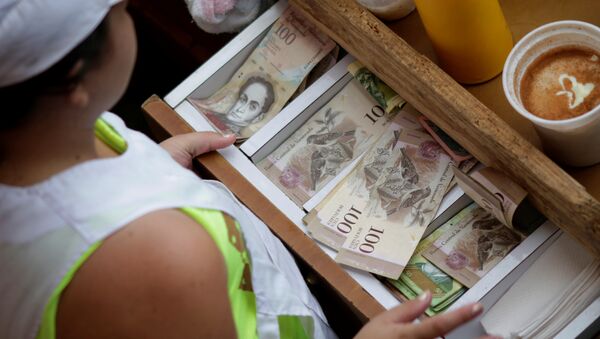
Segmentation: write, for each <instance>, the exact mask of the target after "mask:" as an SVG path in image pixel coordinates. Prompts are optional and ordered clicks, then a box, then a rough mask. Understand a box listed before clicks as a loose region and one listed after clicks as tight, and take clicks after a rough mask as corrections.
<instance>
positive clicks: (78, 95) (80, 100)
mask: <svg viewBox="0 0 600 339" xmlns="http://www.w3.org/2000/svg"><path fill="white" fill-rule="evenodd" d="M68 101H69V104H71V105H72V106H75V107H78V108H84V107H87V105H88V104H89V102H90V93H89V91H88V90H87V89H86V88H85V86H84V85H83V84H82V83H78V84H76V85H75V86H73V87H72V88H71V89H70V90H69V94H68Z"/></svg>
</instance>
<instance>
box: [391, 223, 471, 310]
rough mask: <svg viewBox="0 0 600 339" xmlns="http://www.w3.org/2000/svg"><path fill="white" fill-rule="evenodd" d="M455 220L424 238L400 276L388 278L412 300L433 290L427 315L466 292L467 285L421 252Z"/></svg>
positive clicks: (445, 306)
mask: <svg viewBox="0 0 600 339" xmlns="http://www.w3.org/2000/svg"><path fill="white" fill-rule="evenodd" d="M454 219H455V218H454ZM453 221H454V220H450V221H449V222H447V223H445V224H444V225H443V226H441V227H439V228H438V229H437V230H435V231H434V232H433V233H431V234H430V235H429V236H428V237H426V238H425V239H423V240H421V242H419V245H418V246H417V248H416V250H415V253H414V254H413V256H412V257H411V258H410V260H409V262H408V264H407V265H406V268H405V269H404V271H403V272H402V275H400V278H399V279H396V280H394V279H389V282H390V283H391V284H392V285H393V286H394V287H396V288H397V289H398V290H399V291H400V293H402V294H403V295H404V296H406V297H407V298H409V299H413V298H415V297H417V296H418V295H420V294H421V293H423V292H424V291H426V290H429V291H431V294H432V300H431V306H430V307H429V308H428V310H427V312H426V313H427V315H434V314H437V313H440V312H442V311H443V310H445V309H446V308H447V307H448V306H450V305H451V304H452V302H454V301H455V300H456V299H458V298H459V297H460V296H461V295H462V294H464V293H465V292H466V291H467V288H466V287H465V286H463V285H462V284H460V283H459V282H458V281H456V280H454V279H453V278H452V277H450V276H449V275H447V274H446V273H444V272H443V271H441V270H439V269H438V268H437V267H436V266H434V265H433V264H432V263H431V262H430V261H429V260H427V259H425V258H424V257H423V256H422V255H421V253H422V252H423V251H424V250H425V249H426V248H428V247H429V246H430V245H431V244H432V243H434V242H435V241H436V240H437V239H438V238H439V237H440V236H442V234H444V232H445V231H446V230H448V229H450V228H451V227H452V225H453Z"/></svg>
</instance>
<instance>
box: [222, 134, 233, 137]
mask: <svg viewBox="0 0 600 339" xmlns="http://www.w3.org/2000/svg"><path fill="white" fill-rule="evenodd" d="M233 136H235V134H225V135H224V137H225V138H231V137H233Z"/></svg>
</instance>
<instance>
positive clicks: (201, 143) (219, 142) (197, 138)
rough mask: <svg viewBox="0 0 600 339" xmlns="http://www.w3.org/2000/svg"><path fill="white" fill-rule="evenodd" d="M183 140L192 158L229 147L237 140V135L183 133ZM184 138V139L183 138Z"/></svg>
mask: <svg viewBox="0 0 600 339" xmlns="http://www.w3.org/2000/svg"><path fill="white" fill-rule="evenodd" d="M180 137H182V142H183V143H185V145H186V151H187V152H188V153H189V154H190V156H191V157H192V158H195V157H197V156H199V155H200V154H204V153H207V152H210V151H214V150H218V149H221V148H224V147H227V146H229V145H231V144H233V143H234V142H235V135H234V134H229V135H225V136H223V135H221V134H218V133H215V132H195V133H188V134H183V135H181V136H180ZM183 138H184V139H183Z"/></svg>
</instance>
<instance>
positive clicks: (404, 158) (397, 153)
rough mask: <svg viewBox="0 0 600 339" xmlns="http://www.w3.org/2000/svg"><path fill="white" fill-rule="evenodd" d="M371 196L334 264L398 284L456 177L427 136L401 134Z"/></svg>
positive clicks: (410, 133)
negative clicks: (395, 281)
mask: <svg viewBox="0 0 600 339" xmlns="http://www.w3.org/2000/svg"><path fill="white" fill-rule="evenodd" d="M387 158H388V159H387V161H386V164H385V165H384V168H383V171H382V173H381V174H380V175H379V176H378V178H377V181H376V182H374V183H373V184H372V185H373V191H372V192H373V194H372V196H371V197H370V199H369V201H368V202H367V203H366V206H365V207H364V209H360V207H358V206H357V204H356V203H357V202H356V201H352V203H353V204H354V206H355V208H357V209H359V211H360V213H359V215H360V217H359V218H358V219H357V221H356V223H355V225H354V227H353V228H352V231H351V232H350V233H349V234H348V235H347V237H346V240H345V242H344V244H343V246H342V247H341V248H340V249H339V252H338V254H337V256H336V258H335V260H336V261H337V262H339V263H343V264H346V265H349V266H352V267H355V268H358V269H362V270H365V271H369V272H372V273H375V274H378V275H382V276H385V277H388V278H392V279H397V278H398V277H399V276H400V274H401V273H402V270H403V269H404V267H405V266H406V264H407V263H408V261H409V260H410V257H411V256H412V254H413V252H414V250H415V248H416V247H417V245H418V243H419V241H420V240H421V236H422V235H423V232H424V231H425V228H426V227H427V225H428V224H429V223H430V222H431V220H433V217H434V216H435V213H436V212H437V209H438V208H439V206H440V203H441V201H442V198H443V195H444V194H445V192H446V189H447V187H448V185H449V184H450V181H451V180H452V177H453V174H452V169H451V166H450V164H451V160H450V157H449V156H448V155H447V154H446V153H445V152H444V151H443V150H442V148H441V147H440V146H439V145H438V144H437V143H436V142H435V141H434V140H433V139H432V138H431V137H430V136H429V135H428V134H425V133H421V132H417V131H411V130H406V129H404V130H401V131H400V134H399V137H398V141H397V142H396V144H395V145H394V146H393V147H392V149H391V154H390V156H388V157H387Z"/></svg>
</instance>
